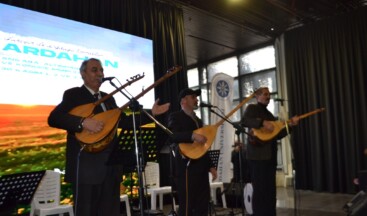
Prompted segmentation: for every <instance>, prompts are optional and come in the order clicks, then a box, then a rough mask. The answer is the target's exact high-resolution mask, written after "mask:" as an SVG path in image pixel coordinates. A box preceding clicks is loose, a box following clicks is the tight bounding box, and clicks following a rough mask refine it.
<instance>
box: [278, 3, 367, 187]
mask: <svg viewBox="0 0 367 216" xmlns="http://www.w3.org/2000/svg"><path fill="white" fill-rule="evenodd" d="M284 36H285V37H284V43H285V59H286V74H287V86H288V95H289V97H290V98H289V100H290V101H291V103H289V106H290V107H289V109H290V113H293V114H302V113H306V112H309V111H311V110H313V109H315V108H319V107H325V108H326V112H324V113H321V114H318V115H316V116H313V117H310V118H308V119H307V120H304V121H302V120H301V122H300V125H299V127H298V129H296V130H294V131H293V135H292V144H293V150H294V155H295V157H294V158H295V166H296V183H297V188H300V189H310V190H316V191H329V192H350V193H354V192H355V190H356V188H355V186H354V185H353V183H352V180H353V178H354V177H356V176H357V171H358V170H360V169H366V168H367V167H366V164H367V163H366V156H365V155H364V154H363V150H364V149H365V148H366V147H367V96H366V84H367V8H366V7H365V8H361V9H360V10H358V11H355V12H353V13H350V14H345V15H342V16H338V17H335V18H330V19H328V20H324V21H320V22H317V23H315V24H312V25H307V26H304V27H302V28H298V29H295V30H292V31H289V32H287V33H285V35H284Z"/></svg>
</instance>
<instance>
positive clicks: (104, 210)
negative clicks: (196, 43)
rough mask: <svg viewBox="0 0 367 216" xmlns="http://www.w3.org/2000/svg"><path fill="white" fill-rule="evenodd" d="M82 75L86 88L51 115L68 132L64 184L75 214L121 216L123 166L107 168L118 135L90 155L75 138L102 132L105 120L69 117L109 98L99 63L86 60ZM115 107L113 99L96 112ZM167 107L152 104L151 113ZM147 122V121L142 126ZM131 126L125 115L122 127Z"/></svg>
mask: <svg viewBox="0 0 367 216" xmlns="http://www.w3.org/2000/svg"><path fill="white" fill-rule="evenodd" d="M80 74H81V77H82V79H83V81H84V85H83V86H81V87H75V88H71V89H68V90H66V91H65V92H64V95H63V98H62V101H61V103H60V104H59V105H57V106H56V107H55V109H54V110H53V111H52V112H51V113H50V116H49V118H48V124H49V125H50V126H51V127H56V128H60V129H64V130H66V131H67V146H66V173H65V181H66V182H69V183H71V184H72V189H73V193H74V197H73V198H74V210H75V215H77V216H84V215H85V216H92V215H96V216H106V215H109V216H118V215H120V199H119V197H120V182H121V179H122V178H121V177H122V167H121V166H119V165H106V162H107V160H108V158H109V156H110V153H111V152H112V149H113V148H114V145H116V144H117V142H116V141H117V140H116V136H115V137H114V138H113V140H112V141H111V142H109V143H108V144H107V145H106V147H105V148H104V149H103V150H101V151H99V152H95V153H90V152H87V151H85V149H83V148H82V145H81V143H80V142H79V140H78V139H77V138H76V137H75V133H78V132H82V131H83V130H85V131H86V132H87V133H90V134H95V133H99V132H101V131H102V130H103V128H104V127H105V123H104V121H102V120H97V119H94V118H88V117H87V118H83V117H81V116H77V115H72V114H70V111H71V110H72V109H74V108H75V107H78V106H80V105H84V104H88V103H93V102H95V101H96V100H98V98H101V97H103V96H105V95H107V94H106V93H104V92H100V91H99V88H100V86H101V84H102V78H103V77H104V74H103V67H102V65H101V62H100V60H98V59H95V58H91V59H88V60H85V61H83V63H82V64H81V67H80ZM95 97H98V98H95ZM115 108H118V107H117V105H116V102H115V100H114V98H113V97H110V98H108V99H107V100H105V101H104V102H103V103H102V104H101V105H99V106H96V108H95V109H94V111H93V113H95V114H97V113H101V112H104V111H106V110H110V109H115ZM168 108H169V104H168V103H167V104H164V105H158V100H157V101H156V102H155V103H154V105H153V108H152V113H153V115H159V114H161V113H164V112H166V111H167V110H168ZM146 122H148V119H147V118H145V120H144V122H142V123H146ZM129 124H132V118H130V117H127V116H126V115H125V114H124V113H122V114H121V116H120V122H119V127H122V126H123V125H129Z"/></svg>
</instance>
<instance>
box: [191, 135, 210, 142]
mask: <svg viewBox="0 0 367 216" xmlns="http://www.w3.org/2000/svg"><path fill="white" fill-rule="evenodd" d="M207 140H208V139H207V138H206V137H205V136H203V135H201V134H197V133H192V141H194V142H196V143H200V144H205V143H206V141H207Z"/></svg>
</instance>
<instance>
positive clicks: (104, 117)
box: [75, 108, 121, 144]
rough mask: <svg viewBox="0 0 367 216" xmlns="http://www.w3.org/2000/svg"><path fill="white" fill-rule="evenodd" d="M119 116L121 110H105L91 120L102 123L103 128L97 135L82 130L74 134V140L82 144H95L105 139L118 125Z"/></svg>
mask: <svg viewBox="0 0 367 216" xmlns="http://www.w3.org/2000/svg"><path fill="white" fill-rule="evenodd" d="M120 115H121V110H120V109H118V108H116V109H112V110H107V111H106V112H101V113H98V114H96V115H94V116H92V117H91V118H92V119H95V120H99V121H103V122H104V127H103V129H102V131H100V132H99V133H93V134H92V133H89V132H88V131H87V130H83V131H82V132H80V133H76V134H75V136H76V138H77V139H78V140H79V141H80V142H82V143H83V144H95V143H98V142H99V141H101V140H102V139H104V138H105V136H106V135H108V134H109V133H110V131H112V130H113V129H114V128H116V126H117V125H118V122H119V119H120Z"/></svg>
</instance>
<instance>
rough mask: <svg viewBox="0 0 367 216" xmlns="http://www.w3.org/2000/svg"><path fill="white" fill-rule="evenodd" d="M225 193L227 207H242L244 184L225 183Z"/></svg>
mask: <svg viewBox="0 0 367 216" xmlns="http://www.w3.org/2000/svg"><path fill="white" fill-rule="evenodd" d="M223 186H224V194H225V196H226V202H227V208H241V206H242V196H243V186H244V185H243V186H241V184H240V183H234V182H231V183H224V185H223Z"/></svg>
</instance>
